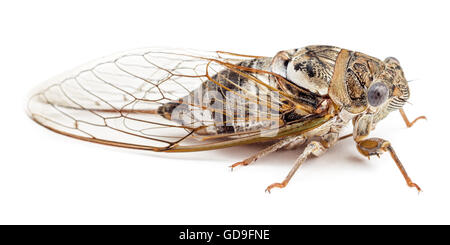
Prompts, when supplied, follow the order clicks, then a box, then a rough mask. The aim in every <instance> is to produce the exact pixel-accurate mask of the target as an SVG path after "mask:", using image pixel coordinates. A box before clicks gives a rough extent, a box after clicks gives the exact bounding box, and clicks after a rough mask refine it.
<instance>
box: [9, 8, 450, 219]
mask: <svg viewBox="0 0 450 245" xmlns="http://www.w3.org/2000/svg"><path fill="white" fill-rule="evenodd" d="M446 5H447V3H446V2H445V1H427V2H423V1H417V2H415V1H404V2H400V1H395V2H394V1H375V2H370V3H368V2H364V1H348V2H345V1H305V2H301V1H281V0H278V1H258V2H256V1H230V0H227V1H168V0H165V1H159V2H157V1H114V2H113V1H49V0H41V1H21V0H17V1H9V3H7V2H6V1H4V2H2V3H0V27H1V28H0V30H1V33H0V35H1V37H0V44H1V45H0V64H1V66H0V67H1V68H0V74H1V80H0V81H1V87H0V91H1V96H0V101H1V108H2V109H1V113H0V115H1V120H0V126H1V128H0V129H1V131H0V132H1V133H0V139H1V147H0V223H1V224H431V223H433V224H435V223H439V224H442V223H446V224H448V223H450V222H449V218H450V212H449V209H448V207H449V205H450V198H449V194H450V181H449V178H448V175H449V174H450V161H449V160H448V156H447V154H446V152H448V142H449V141H448V136H449V133H448V120H449V116H448V108H447V105H448V103H449V102H448V97H449V96H450V94H449V93H450V92H449V91H450V89H449V82H450V81H449V78H448V76H447V74H446V73H447V71H448V57H449V55H450V52H449V49H448V44H449V43H450V38H449V37H448V26H447V25H448V23H449V22H450V18H449V14H448V9H449V6H446ZM311 44H329V45H335V46H339V47H343V48H347V49H351V50H357V51H361V52H364V53H366V54H369V55H372V56H375V57H378V58H381V59H384V58H385V57H387V56H395V57H396V58H398V59H399V60H400V62H401V64H402V66H403V69H404V71H405V74H406V77H407V79H412V80H414V81H413V82H412V83H410V89H411V98H410V102H411V104H407V105H405V107H404V108H405V111H406V112H407V114H408V115H409V117H410V119H413V118H414V117H416V116H419V115H422V114H424V115H426V116H427V117H428V121H420V122H418V123H417V124H416V125H415V126H414V127H412V128H410V129H407V128H406V127H405V125H404V123H403V121H402V119H401V117H400V115H399V114H398V113H394V114H392V115H390V116H389V117H388V118H387V119H385V120H384V121H383V122H382V123H380V124H379V126H378V127H377V129H376V130H375V132H373V134H372V135H373V136H376V137H383V138H385V139H388V140H390V141H391V142H392V144H393V146H394V147H395V149H396V151H397V153H398V155H399V157H400V159H401V160H402V162H403V164H404V165H405V168H406V170H407V171H408V173H409V175H410V176H411V178H412V179H413V180H414V181H415V182H416V183H418V184H419V185H420V186H421V187H422V189H423V192H422V193H420V194H419V195H418V194H417V191H416V190H415V189H413V188H409V187H407V186H406V184H405V182H404V179H403V177H402V176H401V174H400V172H399V171H398V169H397V167H396V166H395V164H394V162H393V161H392V160H391V158H390V156H389V155H388V154H385V155H383V156H382V157H381V158H380V159H377V158H373V159H371V160H370V161H369V160H367V159H365V158H363V157H362V156H361V155H360V154H359V153H358V152H357V150H356V148H355V144H354V142H353V141H352V140H351V139H347V140H345V141H342V142H340V143H338V144H337V145H336V146H335V147H334V148H333V149H331V150H330V151H329V152H327V153H326V154H325V155H324V156H322V157H320V158H313V159H310V160H308V161H307V163H305V164H304V165H303V166H302V167H301V168H300V170H299V171H298V172H297V174H296V175H295V176H294V178H293V179H292V180H291V183H290V184H289V185H288V187H287V188H285V189H282V190H279V189H275V190H273V191H272V194H267V193H265V192H264V189H265V188H266V186H267V185H269V184H271V183H273V182H278V181H281V180H282V179H283V178H284V177H285V175H286V174H287V173H288V171H289V170H290V168H291V166H292V163H293V161H294V160H295V158H296V156H297V155H298V154H299V152H297V151H285V152H277V153H274V154H272V155H270V156H268V157H265V158H263V159H260V160H258V161H257V162H256V163H255V164H254V165H250V166H247V167H241V168H238V169H236V171H233V172H230V170H229V169H228V166H229V165H230V164H232V163H234V162H236V161H239V160H242V159H243V158H245V157H247V156H248V155H250V154H251V153H253V152H255V151H257V150H258V149H260V147H259V146H247V147H239V148H231V149H225V150H220V151H212V152H205V153H187V154H157V153H152V152H142V151H133V150H124V149H118V148H114V147H108V146H101V145H96V144H92V143H87V142H80V141H77V140H75V139H71V138H68V137H64V136H61V135H57V134H54V133H52V132H50V131H48V130H46V129H44V128H42V127H40V126H38V125H37V124H35V123H34V122H32V121H31V120H30V119H29V118H27V116H26V114H25V112H24V104H25V101H26V95H27V94H28V92H29V91H30V90H31V89H32V88H33V87H34V86H36V85H37V84H39V83H40V82H42V81H45V80H47V79H48V78H49V77H52V76H54V75H57V74H58V73H61V72H63V71H66V70H68V69H70V68H72V67H74V66H77V65H79V64H82V63H84V62H87V61H89V60H92V59H95V58H98V57H101V56H104V55H108V54H111V53H115V52H117V51H121V50H126V49H133V48H139V47H148V46H172V47H189V48H196V49H204V50H218V49H220V50H227V51H231V52H236V53H245V54H255V55H266V56H272V55H274V54H275V53H276V52H277V51H279V50H283V49H289V48H295V47H302V46H306V45H311Z"/></svg>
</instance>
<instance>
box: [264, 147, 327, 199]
mask: <svg viewBox="0 0 450 245" xmlns="http://www.w3.org/2000/svg"><path fill="white" fill-rule="evenodd" d="M325 149H326V148H325V146H324V145H323V144H322V143H320V142H317V141H311V142H310V143H309V144H308V145H307V146H306V148H305V150H304V151H303V152H302V154H301V155H300V156H299V157H298V158H297V160H295V164H294V167H292V169H291V171H289V173H288V175H287V176H286V178H284V180H283V181H282V182H280V183H273V184H271V185H269V186H268V187H267V188H266V191H267V192H269V193H270V190H271V189H273V188H275V187H276V188H284V187H286V185H287V184H288V183H289V181H290V180H291V178H292V176H294V174H295V172H297V170H298V168H299V167H300V165H302V163H303V162H305V160H306V159H307V158H308V156H309V155H311V154H312V155H315V156H319V155H321V154H322V153H323V152H325Z"/></svg>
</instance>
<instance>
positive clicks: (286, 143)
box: [230, 135, 306, 170]
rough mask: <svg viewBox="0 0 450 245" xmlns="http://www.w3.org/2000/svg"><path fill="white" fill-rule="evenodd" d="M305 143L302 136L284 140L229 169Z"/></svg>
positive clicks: (304, 138)
mask: <svg viewBox="0 0 450 245" xmlns="http://www.w3.org/2000/svg"><path fill="white" fill-rule="evenodd" d="M305 142H306V137H305V136H303V135H299V136H294V137H288V138H285V139H283V140H280V141H278V142H276V143H275V144H273V145H271V146H269V147H267V148H264V149H263V150H261V151H259V152H257V153H256V154H253V155H252V156H250V157H249V158H247V159H245V160H243V161H240V162H237V163H235V164H233V165H231V166H230V168H231V170H233V169H234V168H235V167H237V166H239V165H244V166H246V165H249V164H250V163H252V162H254V161H256V160H258V158H260V157H263V156H265V155H267V154H270V153H272V152H274V151H277V150H279V149H282V148H285V147H289V146H290V145H298V144H301V143H305Z"/></svg>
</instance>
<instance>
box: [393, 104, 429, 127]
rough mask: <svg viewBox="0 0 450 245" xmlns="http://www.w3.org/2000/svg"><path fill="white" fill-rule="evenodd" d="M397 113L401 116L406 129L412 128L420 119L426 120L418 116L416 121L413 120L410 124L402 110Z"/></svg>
mask: <svg viewBox="0 0 450 245" xmlns="http://www.w3.org/2000/svg"><path fill="white" fill-rule="evenodd" d="M399 111H400V115H402V118H403V121H405V124H406V127H408V128H410V127H412V126H413V125H414V124H415V123H416V122H417V121H418V120H420V119H424V120H427V117H425V116H420V117H417V118H416V119H414V120H413V121H412V122H410V121H409V119H408V117H407V116H406V113H405V111H404V110H403V108H400V110H399Z"/></svg>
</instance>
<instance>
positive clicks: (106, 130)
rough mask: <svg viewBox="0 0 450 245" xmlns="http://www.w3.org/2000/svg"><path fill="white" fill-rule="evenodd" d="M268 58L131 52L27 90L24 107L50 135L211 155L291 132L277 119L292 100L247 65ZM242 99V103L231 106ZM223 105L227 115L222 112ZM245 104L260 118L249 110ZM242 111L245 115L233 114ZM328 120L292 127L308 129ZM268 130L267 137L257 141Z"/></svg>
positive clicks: (174, 51) (275, 80)
mask: <svg viewBox="0 0 450 245" xmlns="http://www.w3.org/2000/svg"><path fill="white" fill-rule="evenodd" d="M268 60H269V59H268V58H265V57H258V56H246V55H237V54H232V53H227V52H203V51H196V50H180V49H159V48H152V49H144V50H135V51H129V52H126V53H121V54H117V55H113V56H110V57H106V58H102V59H100V60H97V61H95V62H91V63H89V64H86V65H84V66H82V67H79V68H77V69H74V70H72V71H69V72H67V73H65V74H63V75H61V76H59V77H57V78H54V79H52V80H51V81H50V82H48V83H46V84H44V85H42V86H40V87H39V88H37V89H36V92H34V93H32V96H31V97H30V99H29V102H28V107H27V110H28V113H29V116H30V117H31V118H32V119H33V120H35V121H36V122H37V123H39V124H41V125H42V126H44V127H46V128H48V129H51V130H53V131H55V132H58V133H61V134H64V135H67V136H71V137H74V138H78V139H81V140H87V141H91V142H96V143H102V144H107V145H114V146H121V147H127V148H135V149H147V150H154V151H196V150H209V149H217V148H223V147H228V146H233V145H238V144H246V143H252V142H256V141H260V140H261V139H262V138H265V139H271V138H275V137H282V136H284V135H286V134H288V133H289V132H291V131H292V128H290V127H287V126H288V125H284V124H283V122H282V120H281V117H282V115H283V113H285V112H287V111H290V110H292V103H287V102H286V101H288V102H289V101H291V102H292V98H291V96H289V95H288V94H286V93H284V92H283V91H280V90H279V89H277V87H278V86H277V83H279V78H277V77H276V75H275V74H272V73H270V72H268V71H266V70H264V69H256V68H253V67H252V66H254V64H253V63H254V62H255V61H258V62H260V63H261V64H259V66H264V65H265V64H264V62H267V61H268ZM252 62H253V63H252ZM202 89H203V90H202ZM205 91H206V92H215V93H205ZM205 94H212V95H211V96H209V97H208V102H207V103H205V102H204V101H202V102H199V99H198V98H199V95H200V97H204V95H205ZM263 95H264V96H263ZM230 96H234V97H233V100H230ZM242 98H243V99H245V101H247V102H246V103H243V104H242V103H241V104H239V103H235V102H236V101H240V100H239V99H242ZM229 101H232V102H233V105H234V107H235V108H234V109H233V110H231V112H230V110H228V111H227V110H225V107H227V106H229V105H230V103H229ZM211 102H214V103H211ZM217 105H219V106H217ZM250 105H254V107H253V110H255V111H262V112H263V113H261V112H258V113H256V114H255V113H253V114H252V113H248V110H249V109H251V108H250V107H251V106H250ZM240 107H241V109H243V111H244V112H243V113H237V112H236V111H239V108H240ZM174 108H181V110H178V111H177V110H174ZM263 109H264V110H263ZM176 111H177V112H180V113H181V114H180V115H178V116H177V117H175V115H174V113H175V112H176ZM269 115H270V116H269ZM219 119H220V120H219ZM326 119H327V118H324V117H322V118H316V119H314V120H312V121H311V120H309V121H306V120H305V121H304V122H302V123H300V124H296V126H295V127H297V128H298V127H299V126H300V128H301V130H308V129H310V128H312V127H315V126H317V125H316V124H320V123H321V122H322V121H324V120H326ZM311 122H312V123H311ZM280 123H281V124H280ZM280 128H281V129H282V130H281V134H280V132H279V130H280ZM290 130H291V131H290ZM266 131H267V132H272V133H271V134H270V135H269V134H266V136H264V137H262V135H263V134H261V133H262V132H266ZM267 132H266V133H267ZM273 132H275V133H273ZM296 132H298V130H296ZM267 135H269V136H267ZM237 136H239V137H237Z"/></svg>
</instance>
